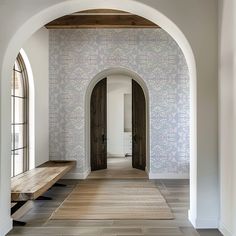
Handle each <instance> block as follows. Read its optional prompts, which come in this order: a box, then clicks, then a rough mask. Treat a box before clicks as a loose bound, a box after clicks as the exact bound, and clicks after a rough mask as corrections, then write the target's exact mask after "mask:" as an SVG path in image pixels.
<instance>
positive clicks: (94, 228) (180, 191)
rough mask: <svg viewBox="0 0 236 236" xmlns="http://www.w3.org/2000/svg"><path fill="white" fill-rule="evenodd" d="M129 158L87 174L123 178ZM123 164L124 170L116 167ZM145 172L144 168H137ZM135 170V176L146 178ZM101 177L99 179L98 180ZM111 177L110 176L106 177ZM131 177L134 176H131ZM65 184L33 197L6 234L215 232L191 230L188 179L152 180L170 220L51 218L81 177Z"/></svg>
mask: <svg viewBox="0 0 236 236" xmlns="http://www.w3.org/2000/svg"><path fill="white" fill-rule="evenodd" d="M130 163H131V162H130V160H129V159H119V158H114V159H111V160H110V159H109V161H108V169H107V170H103V171H96V172H94V173H92V174H91V175H90V177H89V178H99V176H100V178H101V179H103V178H107V177H108V176H110V177H111V178H115V179H114V180H113V181H117V179H116V178H118V176H120V178H123V179H125V176H126V178H129V179H130V180H131V177H132V176H134V175H133V174H134V173H135V171H137V170H134V169H132V168H131V165H130ZM120 167H125V168H124V170H123V171H122V170H119V169H120ZM141 172H143V173H145V172H144V171H141ZM141 172H139V171H137V176H140V177H139V178H141V177H142V178H147V177H146V176H145V175H144V174H143V175H141ZM101 181H102V180H101ZM110 181H112V180H110ZM134 181H135V180H134ZM60 182H62V183H65V184H66V185H67V186H66V187H53V188H51V189H50V190H49V191H48V192H47V194H46V195H45V196H49V197H52V198H53V200H51V201H34V202H32V204H33V207H32V208H31V209H30V210H29V211H28V213H27V214H25V215H24V216H23V217H21V218H20V219H18V220H21V221H25V222H27V225H26V226H25V227H14V229H13V230H12V231H11V232H10V233H9V234H8V235H11V236H13V235H27V236H29V235H31V236H38V235H57V236H58V235H84V236H85V235H86V236H88V235H94V236H95V235H96V236H99V235H112V236H115V235H117V236H118V235H165V236H174V235H178V236H181V235H182V236H199V235H200V236H218V235H221V234H220V233H219V232H218V231H217V230H198V231H197V230H195V229H194V228H193V227H192V225H191V224H190V223H189V221H188V218H187V214H188V209H189V181H188V180H155V181H154V182H155V185H156V186H157V187H158V188H159V190H160V191H161V193H162V195H163V196H164V198H165V199H166V201H167V203H168V205H169V207H170V208H171V210H172V212H173V214H174V217H175V219H173V220H52V219H50V216H51V214H52V213H53V212H54V211H55V210H56V209H57V208H58V207H59V206H60V205H61V203H62V202H63V201H64V200H65V198H66V197H67V196H68V195H69V194H70V193H71V191H72V190H73V189H74V187H75V186H76V184H80V183H81V182H83V181H81V180H62V181H60Z"/></svg>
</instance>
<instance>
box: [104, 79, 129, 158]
mask: <svg viewBox="0 0 236 236" xmlns="http://www.w3.org/2000/svg"><path fill="white" fill-rule="evenodd" d="M127 93H129V94H130V93H131V79H130V78H129V77H126V76H124V75H111V76H108V77H107V155H108V156H124V94H127Z"/></svg>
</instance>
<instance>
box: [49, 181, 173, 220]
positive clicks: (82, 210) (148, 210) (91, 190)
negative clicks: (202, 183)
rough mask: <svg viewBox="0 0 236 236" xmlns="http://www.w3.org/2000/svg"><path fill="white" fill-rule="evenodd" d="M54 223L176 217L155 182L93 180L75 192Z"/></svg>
mask: <svg viewBox="0 0 236 236" xmlns="http://www.w3.org/2000/svg"><path fill="white" fill-rule="evenodd" d="M51 219H54V220H58V219H59V220H94V219H96V220H111V219H112V220H130V219H142V220H144V219H156V220H157V219H160V220H164V219H173V214H172V213H171V210H170V208H169V206H168V205H167V203H166V201H165V199H164V197H163V196H162V195H161V193H160V191H159V190H158V188H157V186H156V185H155V184H154V183H153V182H152V181H151V180H148V179H145V180H137V179H136V180H124V179H122V180H117V179H115V180H114V179H112V180H108V179H106V180H105V179H100V180H91V179H90V180H84V181H83V182H81V183H80V184H78V185H77V186H76V187H75V188H74V190H73V191H72V193H71V194H70V195H69V196H68V197H67V198H66V200H65V201H64V202H63V203H62V205H61V206H60V207H59V208H58V209H57V210H56V211H55V212H54V213H53V215H52V217H51Z"/></svg>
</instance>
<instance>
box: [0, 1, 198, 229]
mask: <svg viewBox="0 0 236 236" xmlns="http://www.w3.org/2000/svg"><path fill="white" fill-rule="evenodd" d="M134 6H135V7H134ZM104 7H105V8H108V7H109V8H114V9H117V10H124V11H129V12H132V13H134V14H138V15H141V16H143V17H145V18H147V19H149V20H151V21H153V22H156V23H158V24H159V25H160V26H161V27H162V28H163V29H165V30H166V31H167V32H168V33H169V34H170V35H171V36H172V37H173V38H175V40H176V41H177V42H178V44H179V46H180V47H181V49H182V50H183V52H184V55H185V57H186V59H187V63H188V66H189V70H190V78H191V118H190V120H191V138H190V139H191V160H190V163H191V165H190V179H191V184H190V186H191V194H190V209H191V211H192V215H195V213H196V204H197V201H196V196H197V193H196V192H197V190H196V188H197V185H196V178H197V172H196V168H197V167H196V164H197V162H196V65H195V60H194V56H193V52H192V49H191V46H190V44H189V43H188V41H187V39H186V38H185V36H184V35H183V33H182V32H181V31H180V30H179V29H178V27H177V26H176V25H175V24H174V23H173V22H171V21H170V20H169V19H168V18H167V17H166V16H164V15H163V14H161V13H160V12H158V11H157V10H156V9H154V8H151V7H149V6H147V5H144V4H141V3H138V2H134V1H129V2H125V3H123V2H119V3H118V2H117V1H110V2H109V3H107V2H106V3H105V2H102V3H99V4H98V2H97V1H83V0H81V1H73V2H72V1H70V2H63V3H61V4H56V5H55V6H52V7H50V8H48V9H47V10H42V11H41V10H39V12H38V14H35V15H34V16H33V17H32V18H30V19H28V21H27V22H24V24H22V27H19V30H18V31H17V33H16V34H15V35H14V37H12V39H11V41H10V42H9V45H8V48H7V50H6V53H5V55H4V60H3V65H2V76H1V77H2V78H3V80H2V82H1V87H2V88H3V89H2V98H3V99H1V101H2V106H1V113H2V114H3V116H4V117H3V120H4V121H7V120H9V119H10V111H9V109H7V108H6V107H7V106H5V105H4V104H9V101H8V100H7V98H8V97H9V96H8V95H9V94H8V92H7V91H8V90H9V91H10V89H9V87H10V86H9V83H8V80H7V78H10V74H11V71H10V66H9V65H12V64H13V58H14V57H15V56H16V54H17V51H18V50H19V48H20V47H21V46H22V44H23V43H24V42H25V40H26V39H27V38H28V37H29V36H30V35H31V34H32V33H33V32H35V31H36V30H37V29H39V28H40V27H42V26H43V25H44V24H46V23H47V22H49V21H50V20H52V19H55V18H58V17H60V16H63V15H65V14H68V13H72V12H74V11H76V10H78V11H79V10H86V9H91V8H104ZM40 11H41V12H40ZM8 118H9V119H8ZM8 129H9V127H8V126H4V124H3V125H2V126H1V136H2V139H1V140H2V142H1V166H8V167H9V166H10V165H9V160H8V159H7V158H5V157H6V156H8V155H9V150H10V147H9V143H10V142H9V140H10V132H8V131H9V130H8ZM8 133H9V135H8V136H6V134H8ZM1 179H4V181H5V184H4V185H2V184H1V186H3V187H2V189H1V192H0V193H1V195H3V198H2V199H8V198H5V197H4V196H5V195H9V194H10V188H9V186H10V179H9V176H8V174H7V173H6V172H1ZM6 204H7V205H9V208H10V204H9V201H8V200H6V201H4V202H1V205H0V206H4V205H6ZM3 214H4V215H6V216H7V215H8V216H9V209H8V210H6V211H4V212H3ZM192 217H193V218H195V216H192ZM6 219H7V220H9V222H10V218H9V217H6ZM9 222H8V224H9ZM7 227H8V226H7Z"/></svg>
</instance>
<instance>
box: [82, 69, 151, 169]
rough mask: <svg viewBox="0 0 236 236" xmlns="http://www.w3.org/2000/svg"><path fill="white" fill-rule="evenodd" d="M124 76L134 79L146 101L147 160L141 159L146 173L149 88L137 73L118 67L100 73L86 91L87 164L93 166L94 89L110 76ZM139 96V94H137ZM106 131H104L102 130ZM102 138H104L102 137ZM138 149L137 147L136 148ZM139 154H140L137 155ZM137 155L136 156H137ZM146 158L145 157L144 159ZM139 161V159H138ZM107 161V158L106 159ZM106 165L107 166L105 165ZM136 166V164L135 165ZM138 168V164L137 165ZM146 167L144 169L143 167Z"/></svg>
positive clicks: (146, 141) (146, 148)
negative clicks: (92, 101) (92, 118)
mask: <svg viewBox="0 0 236 236" xmlns="http://www.w3.org/2000/svg"><path fill="white" fill-rule="evenodd" d="M117 74H119V75H123V76H127V77H129V78H132V80H133V81H134V84H136V85H137V86H138V88H139V89H140V90H141V91H142V92H143V101H144V103H145V104H144V106H145V115H144V117H143V119H145V126H144V128H145V131H144V134H145V135H144V134H143V137H144V143H143V142H142V144H141V145H144V148H143V150H144V152H145V153H143V158H145V159H144V160H143V158H142V159H140V160H139V161H140V163H141V162H142V161H143V164H142V169H145V171H146V172H149V170H150V142H149V140H150V128H149V127H150V125H149V117H150V115H149V92H148V88H147V86H146V84H145V82H144V80H143V79H142V78H141V77H140V76H139V75H138V74H137V73H135V72H133V71H131V70H129V69H127V68H121V67H117V68H108V69H105V70H103V71H101V72H100V73H98V74H97V75H96V76H95V77H94V78H93V79H92V81H91V82H90V84H89V85H88V87H87V91H86V98H85V108H86V112H85V116H86V119H85V126H86V154H87V155H86V156H87V158H86V163H87V165H88V166H91V143H90V141H91V123H90V120H91V111H90V105H91V103H90V101H91V96H92V93H93V90H94V88H95V87H96V85H97V84H98V83H99V82H100V81H102V79H103V78H107V77H108V76H110V75H117ZM136 95H139V94H136ZM102 130H104V129H102ZM100 136H101V135H100ZM101 137H102V136H101ZM136 148H137V147H136ZM105 154H106V150H105ZM137 154H138V153H137ZM137 154H136V155H137ZM144 156H145V157H144ZM137 159H138V158H137ZM137 159H136V160H137ZM105 161H106V158H105ZM105 165H106V164H105ZM134 166H135V164H134ZM136 166H137V164H136ZM143 166H144V167H143ZM140 169H141V167H140Z"/></svg>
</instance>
